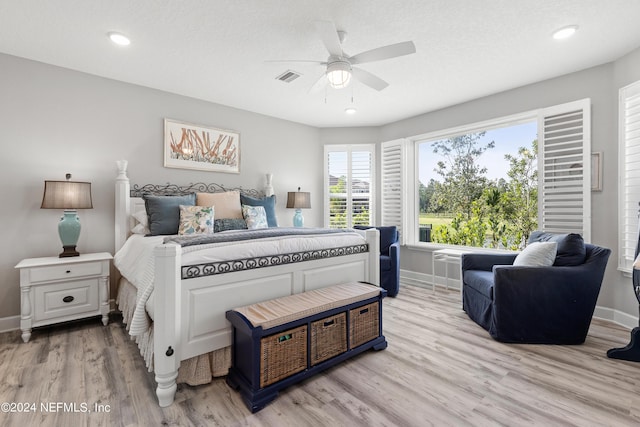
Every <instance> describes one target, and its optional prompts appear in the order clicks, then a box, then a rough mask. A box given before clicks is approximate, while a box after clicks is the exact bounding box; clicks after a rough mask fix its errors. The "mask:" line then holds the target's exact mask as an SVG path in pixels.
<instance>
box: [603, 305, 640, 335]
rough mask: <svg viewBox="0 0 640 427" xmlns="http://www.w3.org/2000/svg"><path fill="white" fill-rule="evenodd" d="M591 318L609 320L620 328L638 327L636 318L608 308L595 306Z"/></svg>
mask: <svg viewBox="0 0 640 427" xmlns="http://www.w3.org/2000/svg"><path fill="white" fill-rule="evenodd" d="M593 317H595V318H598V319H603V320H610V321H612V322H613V323H617V324H618V325H620V326H624V327H626V328H629V329H633V328H635V327H636V326H638V318H637V317H636V316H632V315H630V314H628V313H625V312H623V311H620V310H616V309H613V308H608V307H600V306H596V309H595V311H594V312H593Z"/></svg>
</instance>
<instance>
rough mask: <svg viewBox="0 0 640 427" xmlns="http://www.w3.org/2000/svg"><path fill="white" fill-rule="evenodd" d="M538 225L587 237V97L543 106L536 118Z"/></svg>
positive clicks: (588, 104) (588, 170)
mask: <svg viewBox="0 0 640 427" xmlns="http://www.w3.org/2000/svg"><path fill="white" fill-rule="evenodd" d="M538 129H539V132H540V134H539V135H538V152H539V155H538V159H539V163H538V185H539V187H538V228H539V229H540V230H544V231H549V232H553V233H579V234H581V235H582V237H583V238H584V239H585V241H587V242H589V241H590V240H591V105H590V100H589V99H583V100H580V101H575V102H570V103H567V104H562V105H557V106H554V107H550V108H545V109H542V110H541V111H540V115H539V119H538Z"/></svg>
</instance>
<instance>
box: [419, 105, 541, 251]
mask: <svg viewBox="0 0 640 427" xmlns="http://www.w3.org/2000/svg"><path fill="white" fill-rule="evenodd" d="M537 152H538V150H537V122H536V121H535V117H534V116H532V117H530V118H529V119H528V121H526V122H524V123H509V124H507V125H502V126H500V127H498V128H495V129H488V130H485V129H483V130H478V131H475V132H469V133H464V134H461V135H453V136H449V137H447V138H438V139H435V140H433V139H428V140H422V141H416V153H417V156H418V157H417V172H418V173H417V176H418V206H417V208H418V213H419V216H418V224H419V241H422V242H429V241H433V242H436V243H446V244H454V245H463V246H479V247H492V248H503V249H519V248H521V247H523V246H524V244H525V243H526V241H527V239H528V237H529V234H530V233H531V232H532V231H534V230H535V229H536V228H537V224H538V221H537V219H538V218H537V217H538V205H537V201H538V179H537V161H536V160H537Z"/></svg>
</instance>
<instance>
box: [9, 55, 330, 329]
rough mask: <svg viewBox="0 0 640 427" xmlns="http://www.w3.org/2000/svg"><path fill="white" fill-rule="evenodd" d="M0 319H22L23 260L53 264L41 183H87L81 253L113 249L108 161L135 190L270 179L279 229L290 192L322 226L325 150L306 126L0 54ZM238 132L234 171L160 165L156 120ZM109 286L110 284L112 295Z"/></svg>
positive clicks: (54, 216)
mask: <svg viewBox="0 0 640 427" xmlns="http://www.w3.org/2000/svg"><path fill="white" fill-rule="evenodd" d="M0 70H1V72H0V147H1V148H2V157H1V158H2V160H1V162H2V164H1V167H0V182H2V187H1V188H0V195H1V200H3V203H2V204H0V235H2V236H3V241H4V244H3V245H1V246H0V318H5V317H9V316H14V315H18V314H19V312H20V294H19V275H18V272H17V271H15V269H14V266H15V265H16V264H17V263H18V262H19V261H20V260H21V259H23V258H30V257H40V256H57V254H58V253H60V252H61V249H62V248H61V243H60V239H59V237H58V233H57V223H58V220H59V217H60V215H61V212H58V211H55V210H45V209H40V203H41V201H42V190H43V186H44V180H46V179H64V175H65V173H67V172H70V173H72V174H73V179H76V180H83V181H90V182H91V183H92V193H93V205H94V209H91V210H85V211H80V212H79V215H80V218H81V223H82V233H81V236H80V240H79V242H78V250H79V252H81V253H82V252H96V251H107V252H111V253H113V249H114V231H113V229H114V179H115V176H116V166H115V161H116V160H119V159H126V160H128V161H129V177H130V178H131V182H132V183H137V184H145V183H161V184H162V183H167V182H171V183H175V184H189V183H192V182H206V183H214V182H215V183H220V184H224V185H227V186H243V187H247V188H260V189H261V188H263V187H264V185H265V173H267V172H272V173H273V174H274V179H273V185H274V187H275V189H276V196H277V198H278V211H277V214H278V219H279V221H280V224H281V225H287V226H290V225H292V217H293V212H292V210H287V209H285V208H284V206H285V203H286V195H287V191H295V189H296V188H297V187H298V186H301V187H302V188H304V189H305V190H307V191H310V192H311V195H312V206H313V207H314V208H313V209H311V210H309V211H305V220H306V224H307V225H311V226H320V225H322V208H321V207H322V179H318V177H321V176H322V162H321V161H320V159H321V158H322V145H321V144H320V143H319V130H318V129H316V128H313V127H309V126H305V125H301V124H297V123H293V122H288V121H284V120H280V119H275V118H271V117H267V116H264V115H259V114H254V113H251V112H247V111H242V110H238V109H234V108H229V107H226V106H222V105H217V104H213V103H209V102H204V101H200V100H197V99H193V98H187V97H183V96H178V95H174V94H170V93H166V92H162V91H158V90H153V89H148V88H144V87H141V86H135V85H131V84H126V83H122V82H117V81H114V80H108V79H104V78H100V77H96V76H92V75H88V74H83V73H79V72H75V71H70V70H67V69H63V68H59V67H55V66H51V65H46V64H42V63H38V62H33V61H28V60H25V59H21V58H17V57H13V56H8V55H3V54H0ZM165 117H167V118H173V119H177V120H182V121H187V122H192V123H197V124H203V125H210V126H214V127H219V128H223V129H233V130H236V131H238V132H240V145H241V165H240V168H241V173H240V174H226V173H213V172H202V171H191V170H181V169H168V168H164V167H163V154H162V153H163V151H162V148H163V119H164V118H165ZM114 296H115V287H114V286H112V297H114Z"/></svg>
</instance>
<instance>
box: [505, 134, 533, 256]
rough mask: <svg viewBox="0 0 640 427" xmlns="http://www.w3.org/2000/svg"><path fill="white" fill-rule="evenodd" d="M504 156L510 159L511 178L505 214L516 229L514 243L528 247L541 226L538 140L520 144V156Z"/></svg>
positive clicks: (509, 172) (508, 173)
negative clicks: (530, 238)
mask: <svg viewBox="0 0 640 427" xmlns="http://www.w3.org/2000/svg"><path fill="white" fill-rule="evenodd" d="M504 157H505V160H507V161H508V162H509V171H508V172H507V176H508V177H509V181H508V182H507V188H506V191H505V193H504V195H503V201H502V204H503V210H504V217H505V220H506V221H508V222H509V224H510V226H511V228H512V229H513V235H514V245H516V246H517V247H524V245H525V244H526V242H527V240H529V235H530V234H531V232H532V231H533V230H535V229H536V228H537V227H538V170H537V159H538V140H534V141H533V142H532V143H531V148H525V147H520V148H519V149H518V155H517V156H512V155H510V154H507V155H505V156H504Z"/></svg>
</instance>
